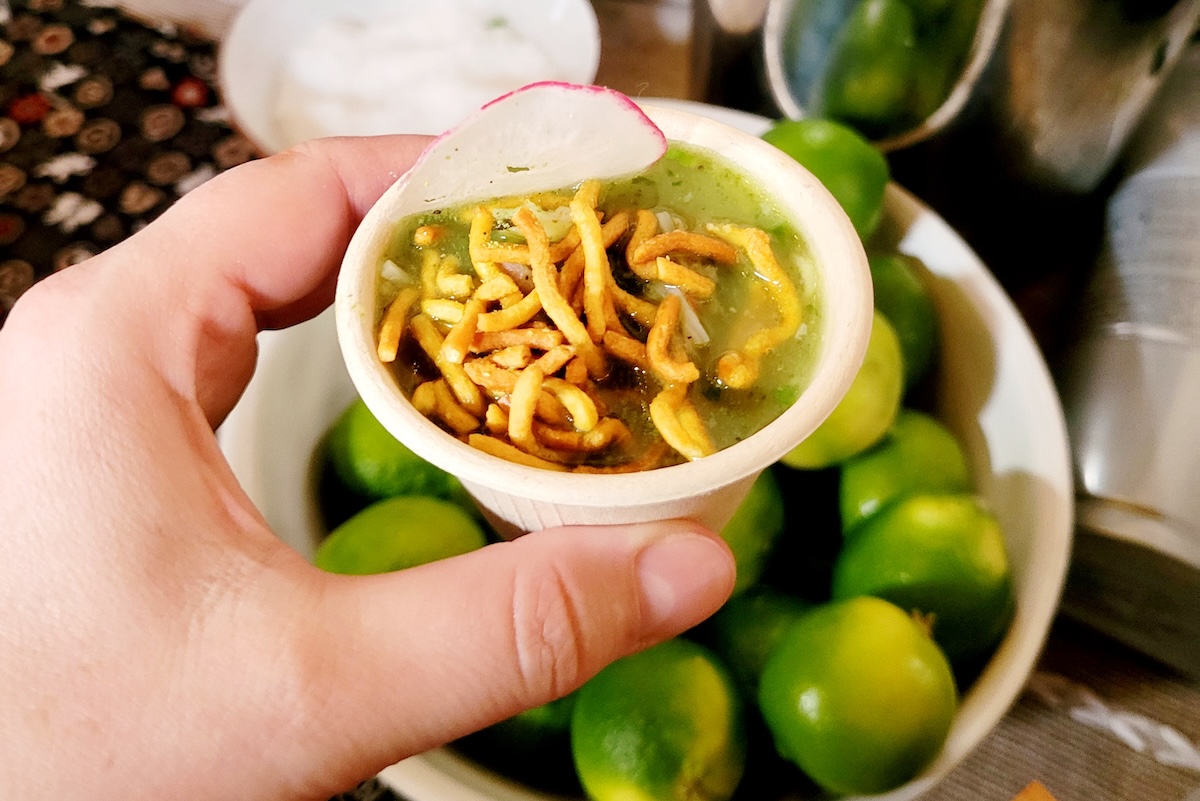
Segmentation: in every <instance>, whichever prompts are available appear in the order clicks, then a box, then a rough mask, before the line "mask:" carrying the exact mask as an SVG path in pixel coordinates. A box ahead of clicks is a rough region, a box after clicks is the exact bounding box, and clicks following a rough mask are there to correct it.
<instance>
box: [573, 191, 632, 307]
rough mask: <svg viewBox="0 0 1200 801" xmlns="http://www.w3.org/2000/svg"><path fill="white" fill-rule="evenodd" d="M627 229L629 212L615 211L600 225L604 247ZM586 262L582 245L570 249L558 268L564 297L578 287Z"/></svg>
mask: <svg viewBox="0 0 1200 801" xmlns="http://www.w3.org/2000/svg"><path fill="white" fill-rule="evenodd" d="M596 216H597V217H599V216H600V212H599V211H596ZM628 229H629V213H628V212H624V211H620V212H617V213H616V214H614V215H613V216H612V217H611V218H610V219H609V220H608V221H606V222H605V223H604V224H603V225H602V226H600V238H601V239H602V240H603V242H604V247H605V249H606V250H607V249H608V248H610V247H612V246H613V245H614V244H615V243H616V241H617V240H618V239H620V238H621V237H622V236H624V235H625V232H626V231H627V230H628ZM571 230H572V231H576V232H578V231H579V229H578V228H572V229H571ZM586 263H587V262H586V259H585V256H584V249H583V247H582V246H581V247H577V248H575V249H574V250H573V251H571V253H570V254H569V256H568V258H567V260H566V261H565V262H563V265H562V268H561V269H560V270H559V277H558V286H559V288H560V289H562V295H563V297H564V298H570V297H574V295H575V292H576V290H577V289H578V287H579V279H581V278H582V277H583V268H584V266H585V264H586ZM609 272H610V273H611V272H612V271H611V270H610V271H609Z"/></svg>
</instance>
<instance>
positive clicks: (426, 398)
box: [412, 381, 437, 417]
mask: <svg viewBox="0 0 1200 801" xmlns="http://www.w3.org/2000/svg"><path fill="white" fill-rule="evenodd" d="M436 383H437V381H426V382H424V383H422V384H419V385H418V386H417V388H416V389H414V390H413V394H412V405H413V408H415V409H416V410H417V411H418V412H420V413H421V414H423V415H425V416H426V417H433V415H434V413H435V412H437V395H436V394H434V391H433V385H434V384H436Z"/></svg>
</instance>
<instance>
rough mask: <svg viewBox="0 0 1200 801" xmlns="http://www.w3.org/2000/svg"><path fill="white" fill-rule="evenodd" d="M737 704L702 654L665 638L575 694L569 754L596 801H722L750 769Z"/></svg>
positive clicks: (721, 672)
mask: <svg viewBox="0 0 1200 801" xmlns="http://www.w3.org/2000/svg"><path fill="white" fill-rule="evenodd" d="M745 745H746V743H745V731H744V728H743V721H742V708H741V699H740V698H739V696H738V692H737V690H736V689H735V688H734V685H733V681H732V680H731V679H730V678H729V674H728V673H727V671H726V670H725V668H724V667H722V666H721V664H720V663H719V662H718V661H717V659H716V657H714V656H713V655H712V654H711V653H709V652H708V651H707V650H705V649H704V648H703V647H701V646H699V645H697V644H695V643H693V642H690V641H688V640H684V639H679V638H676V639H673V640H668V641H666V642H664V643H660V644H659V645H656V646H654V647H652V648H649V649H647V650H645V651H642V652H640V653H637V654H633V655H632V656H627V657H625V658H623V659H619V660H617V661H616V662H614V663H613V664H611V665H609V666H608V667H606V668H605V669H604V670H602V671H600V673H598V674H597V675H596V676H594V677H593V678H592V679H591V680H590V681H588V682H587V684H585V685H584V686H583V688H582V689H581V690H580V691H579V698H578V699H577V700H576V702H575V713H574V715H572V717H571V750H572V752H573V753H574V755H575V770H576V772H577V773H578V774H579V779H580V782H581V783H582V784H583V787H584V789H585V790H586V791H587V795H588V797H589V798H591V799H593V800H594V801H627V799H647V800H649V799H664V800H666V799H670V800H671V801H725V799H728V798H729V797H730V796H731V795H733V791H734V789H736V787H737V784H738V781H739V780H740V779H741V776H742V770H743V768H744V766H745V757H746V754H745Z"/></svg>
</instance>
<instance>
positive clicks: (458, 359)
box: [442, 276, 485, 364]
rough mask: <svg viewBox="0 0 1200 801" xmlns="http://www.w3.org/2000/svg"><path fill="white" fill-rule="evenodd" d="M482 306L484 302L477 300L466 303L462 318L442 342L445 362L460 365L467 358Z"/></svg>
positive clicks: (473, 299)
mask: <svg viewBox="0 0 1200 801" xmlns="http://www.w3.org/2000/svg"><path fill="white" fill-rule="evenodd" d="M464 277H466V276H464ZM484 305H485V303H484V301H482V300H480V299H479V298H471V299H470V300H468V301H467V305H466V307H465V308H464V309H463V314H462V317H461V318H460V319H459V321H458V322H457V323H455V324H454V327H453V328H451V329H450V333H448V334H446V339H445V340H444V341H443V342H442V358H443V359H445V360H446V361H447V362H452V363H454V364H462V362H463V359H465V358H466V357H467V353H469V352H470V350H471V341H472V340H473V339H475V329H476V326H478V324H479V317H480V315H481V314H483V309H484Z"/></svg>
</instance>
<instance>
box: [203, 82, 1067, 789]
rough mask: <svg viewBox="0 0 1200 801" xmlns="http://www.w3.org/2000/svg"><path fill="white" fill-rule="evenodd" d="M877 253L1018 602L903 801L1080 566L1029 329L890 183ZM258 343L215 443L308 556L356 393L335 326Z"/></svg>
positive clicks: (996, 684)
mask: <svg viewBox="0 0 1200 801" xmlns="http://www.w3.org/2000/svg"><path fill="white" fill-rule="evenodd" d="M653 102H654V103H656V104H660V105H661V104H665V103H666V102H667V101H660V100H655V101H653ZM671 104H672V105H676V103H674V102H672V103H671ZM678 105H681V106H683V107H686V108H690V109H692V110H699V111H701V112H702V113H706V114H710V115H712V116H714V117H718V118H720V119H721V120H723V121H725V122H728V123H730V124H733V125H737V126H739V127H742V128H743V129H744V130H747V131H748V132H750V133H760V132H761V131H763V130H765V128H766V126H767V125H768V122H767V121H766V120H764V119H762V118H760V117H755V116H753V115H748V114H744V113H741V112H732V111H729V110H727V109H717V108H712V107H702V106H699V105H697V104H690V103H689V104H678ZM878 241H879V242H880V243H881V244H883V245H895V246H896V248H897V249H898V250H900V251H902V252H904V253H908V254H911V255H913V256H916V257H917V258H919V259H921V260H922V261H923V262H924V264H925V265H926V267H928V274H927V276H926V277H927V278H928V285H929V288H930V290H931V291H932V294H933V297H934V301H935V303H936V305H937V308H938V312H939V316H940V318H941V326H942V351H941V357H940V358H941V379H940V387H939V392H938V402H939V409H938V414H939V416H940V417H941V419H942V420H943V421H944V422H945V423H946V424H947V425H948V426H949V427H950V428H951V429H952V430H953V431H954V432H955V433H956V434H957V435H958V436H959V437H960V439H961V440H962V442H963V444H964V446H965V447H966V449H967V453H968V456H969V459H970V466H971V469H972V472H973V475H974V476H975V480H976V484H977V486H978V490H979V492H980V494H981V495H982V496H983V498H985V499H986V501H987V502H988V504H989V505H990V506H991V508H992V510H993V511H994V512H995V513H996V515H997V516H998V518H999V520H1000V523H1001V525H1002V526H1003V528H1004V533H1005V539H1006V542H1007V545H1008V551H1009V558H1010V561H1011V567H1012V574H1013V585H1014V592H1015V595H1016V615H1015V617H1014V619H1013V623H1012V626H1011V628H1010V629H1009V631H1008V633H1007V635H1006V636H1005V638H1004V640H1003V642H1002V643H1001V644H1000V647H999V649H998V650H997V652H996V654H995V656H994V657H993V658H992V660H991V662H990V663H989V664H988V666H987V668H986V669H985V670H984V671H983V673H982V674H981V675H980V676H979V678H978V679H977V680H976V681H975V683H974V684H973V685H972V686H971V688H970V690H969V691H968V692H967V693H966V695H965V696H964V698H963V699H962V705H961V708H960V710H959V713H958V716H957V718H956V719H955V722H954V726H953V728H952V729H951V732H950V735H949V738H948V739H947V741H946V745H945V747H944V749H943V750H942V753H941V755H940V756H939V757H938V758H937V760H936V761H935V762H934V763H933V764H932V765H930V766H929V768H927V769H926V770H925V771H924V773H922V774H921V776H919V777H918V778H916V779H915V780H913V781H912V782H909V783H908V784H906V785H904V786H903V787H901V788H899V789H897V790H895V791H893V792H892V793H889V794H888V795H887V796H885V798H886V799H888V801H908V799H913V798H917V797H918V796H920V795H921V794H922V793H923V792H925V791H926V790H928V789H929V788H930V787H932V786H933V785H934V784H935V783H936V782H938V781H939V780H940V779H941V778H943V777H944V776H945V775H946V774H947V773H949V772H950V770H952V769H953V768H954V767H955V766H956V765H958V764H959V763H961V762H962V761H963V760H964V759H965V758H966V756H967V755H968V754H969V753H970V752H971V751H972V750H974V749H975V747H976V746H978V745H979V743H980V742H982V740H983V739H984V737H986V736H987V734H988V733H989V732H990V731H991V730H992V729H993V728H994V727H995V726H996V724H997V723H998V722H999V721H1000V719H1001V718H1002V717H1003V716H1004V714H1005V713H1006V712H1007V711H1008V709H1009V707H1010V706H1011V705H1012V704H1013V702H1014V701H1015V700H1016V699H1017V696H1018V695H1019V694H1020V692H1021V689H1022V687H1023V686H1024V684H1025V682H1026V679H1027V678H1028V676H1029V674H1030V672H1031V671H1032V669H1033V666H1034V664H1035V662H1036V660H1037V657H1038V655H1039V653H1040V652H1041V649H1042V646H1043V644H1044V641H1045V638H1046V635H1047V633H1048V631H1049V628H1050V624H1051V622H1052V620H1053V618H1054V615H1055V613H1056V611H1057V609H1058V603H1059V596H1060V593H1061V590H1062V586H1063V582H1064V580H1065V576H1066V570H1067V564H1068V560H1069V556H1070V548H1071V537H1072V523H1073V498H1074V490H1073V484H1072V480H1071V471H1070V459H1069V450H1068V444H1067V437H1066V427H1065V424H1064V421H1063V414H1062V408H1061V405H1060V403H1059V399H1058V395H1057V393H1056V391H1055V388H1054V384H1053V382H1052V381H1051V378H1050V374H1049V371H1048V370H1047V368H1046V364H1045V362H1044V360H1043V358H1042V355H1041V353H1040V351H1039V350H1038V348H1037V345H1036V344H1035V343H1034V340H1033V337H1032V336H1031V334H1030V333H1029V330H1028V328H1027V327H1026V326H1025V324H1024V322H1023V320H1022V319H1021V317H1020V315H1019V314H1018V313H1017V311H1016V309H1015V308H1014V306H1013V304H1012V302H1011V301H1010V300H1009V298H1008V296H1007V295H1006V294H1005V293H1004V291H1003V290H1002V289H1001V287H1000V286H999V284H998V283H997V282H996V280H995V279H994V278H993V276H992V274H991V273H990V272H989V271H988V270H987V268H986V267H985V266H984V265H983V263H982V262H980V260H979V258H978V257H977V256H976V255H975V254H974V253H973V252H972V251H971V249H970V248H969V247H968V246H967V245H966V243H965V242H963V240H962V239H961V238H960V237H959V236H958V235H957V234H956V233H955V232H954V231H953V229H951V228H950V227H949V226H948V225H947V224H946V223H945V222H944V221H943V220H942V219H941V218H940V217H939V216H938V215H937V214H935V213H934V212H933V211H931V210H930V209H929V208H928V207H926V206H925V205H923V204H922V203H921V202H920V201H919V200H917V199H916V198H914V197H913V196H912V195H910V194H908V193H907V192H905V191H904V190H903V189H901V188H899V187H897V186H895V185H893V186H891V187H889V188H888V192H887V197H886V206H885V220H884V223H883V226H882V230H881V231H880V233H879V240H878ZM260 344H261V353H260V357H259V364H258V369H257V372H256V373H255V376H254V378H253V380H252V381H251V382H250V386H249V388H248V389H247V391H246V393H245V395H244V396H243V398H242V400H241V402H240V403H239V404H238V406H237V408H235V409H234V410H233V412H232V413H231V414H230V416H229V418H228V419H227V420H226V422H225V424H224V426H223V427H222V428H221V430H220V432H219V435H220V440H221V444H222V448H223V449H224V451H225V454H226V456H227V458H228V459H229V462H230V464H231V465H232V466H233V469H234V472H235V473H236V474H237V476H238V478H239V480H240V481H241V482H242V486H243V487H244V488H245V490H246V492H247V493H248V494H249V496H250V498H251V499H252V500H254V502H255V503H256V504H258V506H259V508H260V509H261V510H262V512H263V514H264V515H265V517H266V519H267V521H268V522H269V523H270V524H271V526H272V527H273V528H274V530H275V531H276V532H277V533H278V534H279V535H280V537H282V538H283V539H284V540H285V541H287V542H288V543H290V544H291V545H292V546H293V547H295V548H296V549H298V550H299V551H300V552H301V553H305V554H310V553H311V552H312V550H313V548H314V546H315V544H316V543H317V542H318V541H319V540H320V538H321V537H322V536H323V534H324V532H323V531H322V529H321V524H320V518H319V516H318V514H317V507H316V500H315V493H314V477H313V475H312V470H311V460H312V454H313V450H314V448H315V446H316V444H317V442H318V441H319V440H320V438H321V436H322V434H323V433H324V432H325V430H326V429H327V428H328V427H329V425H330V424H331V423H332V422H333V420H334V418H335V417H336V416H337V415H338V414H339V413H340V412H341V411H342V410H343V409H344V408H345V406H346V405H347V404H348V403H349V402H350V401H351V400H352V399H353V397H354V388H353V386H352V385H351V383H350V379H349V377H348V376H347V374H346V372H345V367H344V366H343V363H342V359H341V355H340V352H339V350H338V345H337V341H336V336H335V333H334V326H333V318H332V315H331V314H329V313H326V314H323V315H322V316H320V317H318V318H316V319H315V320H312V321H310V322H308V323H305V324H303V325H301V326H297V327H295V328H292V329H288V330H286V331H278V332H269V333H265V334H263V335H261V337H260ZM381 776H382V779H383V780H384V782H385V783H386V784H388V785H389V786H391V787H393V788H394V789H396V790H397V791H398V792H399V793H401V794H402V795H403V796H404V797H406V798H409V799H412V801H485V799H492V800H495V799H501V801H535V800H537V799H545V798H546V797H545V796H543V795H540V794H536V793H532V792H530V791H528V790H527V789H526V788H524V787H521V786H518V785H514V784H513V783H512V782H511V781H508V780H506V779H502V778H500V777H497V776H496V775H495V774H493V773H491V772H489V771H487V770H484V769H482V768H480V767H479V766H478V765H476V764H475V763H473V762H471V761H470V760H467V759H465V758H463V757H461V756H459V755H458V754H457V753H456V752H454V751H451V750H448V749H438V750H435V751H432V752H430V753H428V754H422V755H419V756H415V757H412V758H410V759H407V760H404V761H403V762H401V763H399V764H397V765H394V766H392V767H390V768H388V769H387V770H385V771H384V772H383V773H382V774H381Z"/></svg>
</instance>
